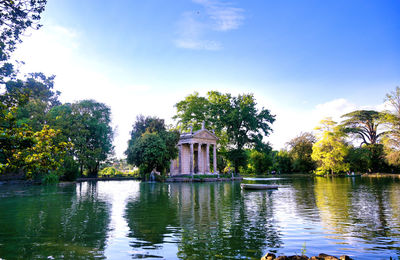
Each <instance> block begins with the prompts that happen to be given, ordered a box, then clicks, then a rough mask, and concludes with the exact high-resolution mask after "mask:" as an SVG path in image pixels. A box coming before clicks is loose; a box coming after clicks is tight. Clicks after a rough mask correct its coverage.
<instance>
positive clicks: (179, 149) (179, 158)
mask: <svg viewBox="0 0 400 260" xmlns="http://www.w3.org/2000/svg"><path fill="white" fill-rule="evenodd" d="M178 151H179V157H178V163H179V174H182V145H178Z"/></svg>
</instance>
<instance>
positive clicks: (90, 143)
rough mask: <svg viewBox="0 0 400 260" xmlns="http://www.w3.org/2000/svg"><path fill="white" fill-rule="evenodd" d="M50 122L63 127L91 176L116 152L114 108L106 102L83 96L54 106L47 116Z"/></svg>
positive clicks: (94, 175) (62, 129) (57, 127)
mask: <svg viewBox="0 0 400 260" xmlns="http://www.w3.org/2000/svg"><path fill="white" fill-rule="evenodd" d="M47 119H48V121H49V123H50V124H51V125H52V126H53V127H54V128H56V129H59V130H61V132H62V135H63V136H62V137H61V138H62V140H63V141H65V140H69V141H71V142H72V143H73V144H74V148H73V150H72V154H71V155H72V156H74V157H75V158H77V160H78V163H79V165H80V168H81V173H82V172H83V170H87V173H88V175H89V176H91V177H96V176H97V174H98V171H99V168H100V164H101V163H102V162H104V161H105V160H106V159H107V158H108V157H109V156H110V155H111V154H112V153H113V151H114V150H113V149H114V147H113V145H112V140H113V136H114V133H113V129H112V127H111V110H110V108H109V107H108V106H106V105H105V104H103V103H100V102H96V101H94V100H82V101H79V102H76V103H73V104H64V105H61V106H57V107H54V108H53V109H52V110H51V111H50V112H49V113H48V116H47Z"/></svg>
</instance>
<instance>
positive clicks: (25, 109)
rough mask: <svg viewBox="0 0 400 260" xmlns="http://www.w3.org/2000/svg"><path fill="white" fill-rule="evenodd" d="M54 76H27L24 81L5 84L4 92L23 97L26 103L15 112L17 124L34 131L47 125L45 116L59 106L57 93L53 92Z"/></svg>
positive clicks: (41, 74) (37, 74)
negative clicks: (25, 98) (26, 126)
mask: <svg viewBox="0 0 400 260" xmlns="http://www.w3.org/2000/svg"><path fill="white" fill-rule="evenodd" d="M54 78H55V76H50V77H46V76H45V75H44V74H43V73H31V74H28V76H27V77H26V79H25V80H14V81H13V80H11V81H8V82H7V83H6V92H7V93H8V94H9V95H12V96H18V95H19V96H21V95H25V96H27V97H29V98H28V99H27V102H25V103H24V104H20V105H19V106H18V110H17V115H16V117H17V121H18V124H22V123H25V124H28V125H29V126H31V127H32V128H33V130H35V131H39V130H40V129H42V127H43V125H45V124H47V122H46V114H47V113H48V112H49V110H50V109H51V108H52V107H54V106H58V105H60V104H61V103H60V101H59V100H58V97H59V95H60V92H59V91H55V90H54Z"/></svg>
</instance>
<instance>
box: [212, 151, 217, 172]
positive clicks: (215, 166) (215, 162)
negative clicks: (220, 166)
mask: <svg viewBox="0 0 400 260" xmlns="http://www.w3.org/2000/svg"><path fill="white" fill-rule="evenodd" d="M213 164H214V165H213V166H214V167H213V168H214V174H217V144H214V149H213Z"/></svg>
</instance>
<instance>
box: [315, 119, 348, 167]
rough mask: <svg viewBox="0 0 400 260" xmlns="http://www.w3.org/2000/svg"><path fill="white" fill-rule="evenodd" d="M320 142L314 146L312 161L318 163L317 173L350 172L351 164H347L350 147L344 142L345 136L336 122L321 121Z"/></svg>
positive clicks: (319, 128) (329, 120)
mask: <svg viewBox="0 0 400 260" xmlns="http://www.w3.org/2000/svg"><path fill="white" fill-rule="evenodd" d="M321 125H322V126H320V127H318V128H317V130H320V131H321V132H322V133H321V134H320V138H319V140H318V141H317V142H316V143H315V144H314V146H313V152H312V155H311V157H312V159H313V160H314V161H316V162H317V165H318V168H317V173H320V174H325V173H330V174H333V173H340V172H347V171H349V164H348V163H347V162H345V157H346V156H347V154H348V146H347V145H346V143H345V142H344V140H343V138H344V135H343V133H342V131H340V129H339V127H337V126H336V122H334V121H332V119H330V118H328V119H325V120H322V121H321Z"/></svg>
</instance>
